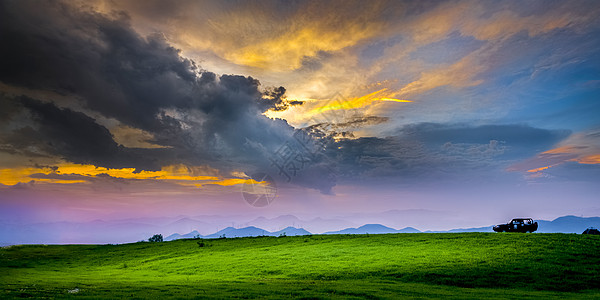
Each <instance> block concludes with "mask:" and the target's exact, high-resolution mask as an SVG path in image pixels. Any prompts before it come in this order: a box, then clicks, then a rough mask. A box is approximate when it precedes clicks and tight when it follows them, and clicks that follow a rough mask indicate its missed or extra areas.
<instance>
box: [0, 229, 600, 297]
mask: <svg viewBox="0 0 600 300" xmlns="http://www.w3.org/2000/svg"><path fill="white" fill-rule="evenodd" d="M201 243H204V245H203V247H200V246H199V244H201ZM24 297H35V298H94V299H95V298H217V299H223V298H261V299H265V298H267V299H270V298H272V299H282V298H304V299H332V298H333V299H335V298H340V299H365V298H368V299H397V298H417V299H419V298H423V299H426V298H443V299H470V298H472V299H481V298H494V299H548V298H561V299H564V298H573V299H599V298H600V236H588V235H576V234H515V233H441V234H433V233H416V234H384V235H327V236H324V235H313V236H297V237H255V238H235V239H217V240H194V239H187V240H177V241H172V242H161V243H148V242H144V243H134V244H123V245H48V246H46V245H24V246H11V247H5V248H2V249H0V298H3V299H5V298H24Z"/></svg>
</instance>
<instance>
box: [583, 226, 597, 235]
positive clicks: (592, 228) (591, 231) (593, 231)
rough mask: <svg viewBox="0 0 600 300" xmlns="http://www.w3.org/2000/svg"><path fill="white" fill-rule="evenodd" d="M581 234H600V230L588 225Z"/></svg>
mask: <svg viewBox="0 0 600 300" xmlns="http://www.w3.org/2000/svg"><path fill="white" fill-rule="evenodd" d="M583 234H597V235H600V230H598V229H596V228H594V227H590V228H588V229H586V230H585V231H584V232H583Z"/></svg>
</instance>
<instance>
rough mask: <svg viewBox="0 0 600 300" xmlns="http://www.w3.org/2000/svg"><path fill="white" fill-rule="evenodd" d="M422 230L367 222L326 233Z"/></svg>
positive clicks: (413, 231)
mask: <svg viewBox="0 0 600 300" xmlns="http://www.w3.org/2000/svg"><path fill="white" fill-rule="evenodd" d="M416 232H420V231H419V230H417V229H414V228H412V227H406V228H403V229H400V230H398V229H394V228H390V227H387V226H383V225H381V224H366V225H363V226H360V227H358V228H346V229H342V230H338V231H328V232H325V233H324V234H367V233H370V234H383V233H416Z"/></svg>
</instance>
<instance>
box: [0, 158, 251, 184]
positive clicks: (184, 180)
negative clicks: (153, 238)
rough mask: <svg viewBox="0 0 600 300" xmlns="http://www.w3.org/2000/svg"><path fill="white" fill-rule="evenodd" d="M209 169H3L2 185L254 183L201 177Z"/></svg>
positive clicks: (74, 166) (71, 166) (75, 166)
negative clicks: (105, 180) (101, 179)
mask: <svg viewBox="0 0 600 300" xmlns="http://www.w3.org/2000/svg"><path fill="white" fill-rule="evenodd" d="M207 171H209V170H207V169H206V168H203V167H189V166H184V165H171V166H165V167H163V168H162V169H161V170H159V171H140V172H136V170H135V169H134V168H121V169H109V168H104V167H97V166H94V165H80V164H67V163H65V164H59V165H58V166H56V167H52V168H50V167H35V168H32V167H21V168H8V169H0V184H4V185H15V184H17V183H20V182H29V181H32V180H33V181H36V182H44V183H63V184H68V183H83V182H87V180H86V179H91V178H95V177H97V176H99V175H109V176H111V177H114V178H120V179H132V180H160V181H167V182H172V183H175V184H179V185H184V186H190V185H193V186H198V187H200V186H202V185H203V184H207V183H211V184H217V185H221V186H232V185H237V184H243V183H252V182H253V181H252V179H243V178H221V177H218V176H213V175H201V174H200V173H202V172H204V173H206V172H207ZM40 174H43V175H59V177H56V178H45V177H44V178H40V177H39V176H36V175H40ZM60 175H79V176H77V177H71V178H69V177H67V176H63V177H60Z"/></svg>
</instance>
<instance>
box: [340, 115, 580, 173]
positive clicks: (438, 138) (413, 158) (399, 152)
mask: <svg viewBox="0 0 600 300" xmlns="http://www.w3.org/2000/svg"><path fill="white" fill-rule="evenodd" d="M568 135H569V132H568V131H564V130H545V129H540V128H533V127H529V126H525V125H511V124H509V125H484V126H467V125H453V124H437V123H423V124H413V125H408V126H405V127H403V128H401V129H400V130H398V131H397V132H396V134H395V135H394V136H390V137H386V138H377V137H365V138H358V139H345V140H341V141H339V142H338V144H337V145H336V146H337V148H334V149H333V150H329V151H328V155H330V157H336V159H337V162H338V164H339V165H338V168H339V170H340V172H339V173H340V174H344V176H345V178H346V179H348V180H350V181H355V180H356V179H360V180H365V179H368V178H382V177H391V178H396V179H402V180H422V179H452V180H464V179H469V178H478V177H482V176H483V177H485V176H491V175H493V174H505V172H503V170H504V169H505V168H506V167H508V166H509V165H510V164H511V163H514V162H515V161H517V160H519V159H524V158H527V157H530V156H531V155H532V154H534V153H537V152H539V151H540V150H539V149H543V150H547V149H548V148H550V147H551V146H552V145H555V144H556V143H558V142H559V141H561V140H563V139H564V138H566V137H567V136H568ZM490 168H492V169H494V170H495V171H498V172H489V171H490Z"/></svg>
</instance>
